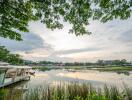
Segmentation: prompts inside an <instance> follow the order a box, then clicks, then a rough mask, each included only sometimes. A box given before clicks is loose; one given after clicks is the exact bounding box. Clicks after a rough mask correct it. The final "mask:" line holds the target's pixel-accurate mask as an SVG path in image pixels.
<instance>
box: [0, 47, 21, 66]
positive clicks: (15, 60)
mask: <svg viewBox="0 0 132 100" xmlns="http://www.w3.org/2000/svg"><path fill="white" fill-rule="evenodd" d="M0 61H3V62H8V63H10V64H14V65H17V64H22V63H23V60H22V59H21V58H20V56H19V55H18V54H11V53H10V52H9V51H8V50H7V49H6V48H5V47H4V46H0Z"/></svg>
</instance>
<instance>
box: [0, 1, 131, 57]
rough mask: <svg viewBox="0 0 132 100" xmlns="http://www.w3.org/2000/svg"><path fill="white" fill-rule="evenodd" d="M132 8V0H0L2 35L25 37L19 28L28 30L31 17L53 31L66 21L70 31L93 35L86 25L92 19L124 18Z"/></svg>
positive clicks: (10, 37) (12, 37) (104, 20)
mask: <svg viewBox="0 0 132 100" xmlns="http://www.w3.org/2000/svg"><path fill="white" fill-rule="evenodd" d="M131 8H132V0H0V37H4V38H9V39H14V40H18V41H20V40H22V37H21V35H20V31H22V32H28V31H29V30H28V28H27V26H28V22H29V21H31V20H34V21H36V20H40V21H41V22H42V23H44V24H45V25H46V26H47V28H49V29H52V30H53V29H56V28H59V29H62V28H63V24H62V20H63V21H65V22H69V23H70V24H71V25H72V28H71V29H70V30H69V32H70V33H74V34H75V35H81V34H91V32H89V31H88V30H87V28H86V26H87V25H89V21H90V20H99V21H100V22H103V23H105V22H107V21H110V20H113V19H121V20H125V19H128V18H129V17H130V15H131ZM0 52H1V51H0ZM5 52H6V50H5ZM5 52H3V53H5ZM1 54H2V53H1ZM1 59H6V58H4V56H3V57H2V58H1Z"/></svg>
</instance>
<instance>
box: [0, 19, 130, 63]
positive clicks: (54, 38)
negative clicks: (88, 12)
mask: <svg viewBox="0 0 132 100" xmlns="http://www.w3.org/2000/svg"><path fill="white" fill-rule="evenodd" d="M131 22H132V18H130V19H128V20H125V21H120V20H114V21H110V22H108V23H105V24H103V23H100V22H98V21H91V24H90V25H89V26H88V27H87V28H88V30H89V31H91V32H92V33H93V34H91V35H83V36H75V35H74V34H68V31H69V29H70V27H71V25H69V24H68V23H64V28H63V29H62V30H58V29H56V30H54V31H52V30H50V29H47V28H46V27H45V25H43V24H42V23H40V22H30V23H29V30H30V33H22V36H23V41H22V42H16V41H12V40H7V39H3V38H0V43H1V45H5V46H6V47H7V48H8V49H9V50H11V51H12V52H14V53H19V54H20V55H21V56H22V57H23V58H24V59H29V60H51V61H82V62H83V61H96V60H98V59H123V58H125V59H128V60H132V58H131V56H132V52H131V51H132V29H131V26H132V23H131Z"/></svg>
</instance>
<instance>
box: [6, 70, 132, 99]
mask: <svg viewBox="0 0 132 100" xmlns="http://www.w3.org/2000/svg"><path fill="white" fill-rule="evenodd" d="M35 72H36V74H35V76H32V77H31V80H30V81H26V82H21V84H16V85H15V86H12V87H8V93H7V95H8V96H7V97H8V98H7V99H6V100H19V98H21V97H22V96H23V95H24V94H25V93H26V91H27V90H28V89H32V88H35V87H37V86H40V85H44V84H45V83H48V84H54V83H59V82H61V83H68V82H79V83H84V82H85V83H86V82H88V83H92V85H93V86H95V87H101V86H104V84H107V85H116V86H117V87H119V88H122V87H123V83H125V84H126V85H127V86H128V87H130V88H132V84H131V83H132V72H100V71H97V70H69V69H68V70H67V69H66V70H65V69H63V70H48V71H44V72H43V71H38V70H36V71H35ZM16 97H17V99H16ZM9 98H10V99H9ZM14 98H15V99H14Z"/></svg>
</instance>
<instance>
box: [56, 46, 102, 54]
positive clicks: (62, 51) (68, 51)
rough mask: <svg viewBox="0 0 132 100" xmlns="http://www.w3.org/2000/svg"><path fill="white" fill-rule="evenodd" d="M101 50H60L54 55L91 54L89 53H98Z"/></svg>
mask: <svg viewBox="0 0 132 100" xmlns="http://www.w3.org/2000/svg"><path fill="white" fill-rule="evenodd" d="M102 49H103V48H99V47H98V48H90V47H88V48H82V49H71V50H61V51H56V52H55V54H56V55H57V54H58V55H61V54H74V53H81V52H91V51H99V50H102Z"/></svg>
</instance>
